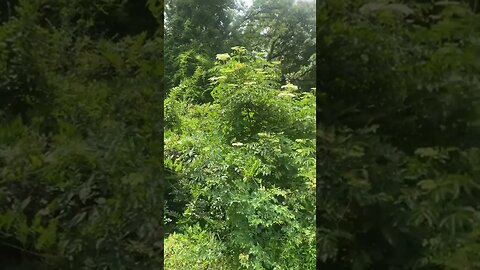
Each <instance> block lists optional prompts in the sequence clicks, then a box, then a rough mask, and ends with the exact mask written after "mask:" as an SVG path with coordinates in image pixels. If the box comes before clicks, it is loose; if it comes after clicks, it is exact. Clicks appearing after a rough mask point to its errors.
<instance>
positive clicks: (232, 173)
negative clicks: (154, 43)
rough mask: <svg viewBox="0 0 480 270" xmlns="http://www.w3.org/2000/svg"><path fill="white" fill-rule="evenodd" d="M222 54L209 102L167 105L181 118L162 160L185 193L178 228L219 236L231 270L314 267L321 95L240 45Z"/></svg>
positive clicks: (169, 100)
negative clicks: (287, 80) (287, 81)
mask: <svg viewBox="0 0 480 270" xmlns="http://www.w3.org/2000/svg"><path fill="white" fill-rule="evenodd" d="M216 58H217V61H216V62H215V66H214V67H213V68H212V69H211V70H210V72H211V73H212V77H210V81H211V84H212V88H213V89H212V97H213V101H212V102H209V103H204V104H194V103H188V102H184V101H182V100H175V96H169V97H168V98H167V100H166V104H168V106H167V108H168V110H167V112H166V114H167V118H168V117H171V118H174V119H176V121H175V122H174V123H175V124H172V126H171V128H169V129H167V130H166V138H165V149H166V160H165V162H166V163H165V164H166V166H167V168H168V169H170V170H173V171H176V172H177V173H178V175H179V179H178V183H179V188H180V189H181V190H183V192H184V193H186V198H185V205H186V206H185V209H184V211H183V214H182V216H181V217H180V218H179V219H178V220H177V226H176V227H177V228H176V230H180V231H183V230H185V229H186V228H189V227H190V226H193V225H194V224H200V226H201V227H202V228H204V230H206V231H207V232H208V233H211V234H213V235H214V236H215V237H216V238H215V239H216V240H215V241H218V242H219V243H221V244H222V246H224V250H218V251H217V252H218V256H219V257H225V262H226V263H227V265H228V268H225V269H314V260H315V253H314V241H315V233H314V231H315V230H314V224H315V216H314V192H315V181H314V180H315V161H314V149H315V148H314V143H315V140H314V139H315V138H314V136H315V134H314V130H315V119H314V117H313V115H314V112H315V100H314V96H313V95H312V94H310V93H301V92H298V91H297V90H296V87H295V86H293V85H286V86H282V85H280V84H279V75H280V72H279V69H278V65H277V64H275V63H272V62H268V61H266V60H265V58H263V57H262V56H261V55H258V54H252V53H249V52H247V51H246V50H245V49H244V48H242V47H234V48H232V52H231V53H229V54H218V55H217V57H216ZM185 83H187V84H188V83H189V81H188V80H186V81H185ZM179 87H180V88H181V87H182V85H180V86H179ZM174 92H175V90H173V91H172V93H174ZM169 115H171V116H169ZM171 237H172V240H170V238H171ZM176 237H178V236H176V235H175V234H174V235H170V236H169V237H168V238H167V241H166V245H167V246H166V249H167V250H168V249H169V248H171V249H172V250H175V249H176V248H177V247H176V244H175V243H176V242H175V239H176ZM187 237H193V236H188V234H187ZM189 239H190V238H189ZM168 245H172V246H173V247H169V246H168ZM191 248H196V244H193V247H191ZM195 254H197V253H196V252H195V251H191V253H190V256H193V257H192V259H191V260H202V261H203V260H204V259H203V258H202V257H201V256H200V254H198V255H195ZM183 256H186V255H183ZM202 256H203V255H202ZM167 260H168V258H167ZM172 260H174V259H172ZM189 261H190V260H189ZM175 262H176V261H175ZM169 263H170V262H169ZM169 263H167V264H169ZM182 266H183V265H182V264H181V262H180V261H179V262H177V263H175V264H174V263H173V261H172V265H171V267H172V268H171V269H183V268H182ZM220 269H222V268H220Z"/></svg>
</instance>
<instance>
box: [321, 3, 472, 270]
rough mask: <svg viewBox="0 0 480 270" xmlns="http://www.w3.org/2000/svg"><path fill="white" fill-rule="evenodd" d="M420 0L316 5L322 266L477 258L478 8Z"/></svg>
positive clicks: (442, 265) (432, 264)
mask: <svg viewBox="0 0 480 270" xmlns="http://www.w3.org/2000/svg"><path fill="white" fill-rule="evenodd" d="M419 2H420V1H406V3H403V4H400V3H394V2H391V1H379V2H375V3H372V2H370V1H327V3H326V5H325V6H324V8H323V9H322V10H319V11H318V14H317V15H318V18H319V19H320V21H319V22H318V23H319V27H318V28H317V31H318V34H319V52H318V55H317V57H318V58H319V63H320V66H319V67H318V76H317V77H318V78H319V85H318V89H319V91H320V92H319V101H320V103H319V107H318V111H317V117H319V122H320V123H321V124H320V130H319V133H318V137H317V140H318V142H319V143H318V148H317V166H318V172H319V173H318V175H317V177H318V191H317V219H318V220H320V222H319V226H318V227H317V233H318V237H319V239H318V242H317V251H318V253H317V257H318V258H319V259H320V267H321V268H322V267H324V268H334V269H476V268H478V265H479V260H478V258H479V255H480V249H479V248H478V243H476V242H475V241H478V229H477V228H478V227H479V221H480V220H479V219H478V217H479V209H478V203H477V202H475V198H476V197H477V196H478V194H479V187H480V185H479V184H480V183H479V182H478V180H479V178H478V168H479V166H480V163H479V152H478V151H479V150H478V146H479V145H478V142H477V140H476V138H477V137H478V135H479V130H478V125H477V123H478V119H479V117H480V115H479V114H478V109H477V108H478V100H479V99H478V93H479V86H480V84H479V82H478V76H477V75H476V74H478V59H480V58H479V57H480V55H479V52H480V51H479V48H480V47H479V45H480V44H479V43H478V40H479V36H478V34H477V33H478V31H476V30H477V29H478V27H479V26H480V25H479V24H478V22H479V21H480V20H479V18H478V15H476V14H474V12H472V10H471V9H470V8H469V7H468V6H467V5H463V4H461V3H451V4H449V3H447V2H445V1H442V2H440V1H433V2H435V3H426V2H427V1H423V2H425V3H419ZM474 33H475V34H474ZM474 239H477V240H474Z"/></svg>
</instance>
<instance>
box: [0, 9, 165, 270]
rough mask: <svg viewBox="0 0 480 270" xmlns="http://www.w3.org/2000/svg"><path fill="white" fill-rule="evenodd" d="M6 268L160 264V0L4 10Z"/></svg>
mask: <svg viewBox="0 0 480 270" xmlns="http://www.w3.org/2000/svg"><path fill="white" fill-rule="evenodd" d="M0 18H1V25H0V48H1V49H0V103H1V107H0V108H1V110H0V122H1V124H0V249H1V251H0V265H1V268H2V269H154V268H158V267H160V266H161V265H162V263H163V261H162V256H159V254H162V253H161V252H162V250H163V239H162V231H161V224H162V222H163V210H162V209H163V200H162V194H163V193H162V191H163V190H164V189H163V188H162V182H161V178H160V176H159V175H160V172H161V171H160V169H159V168H162V163H163V162H162V160H161V157H162V153H163V142H162V140H163V139H162V133H161V130H162V128H161V127H162V119H163V110H162V106H161V102H162V92H163V88H162V75H163V60H162V59H163V37H162V36H163V1H116V0H102V1H95V2H93V1H90V2H89V1H65V0H34V1H6V2H5V1H2V9H1V16H0Z"/></svg>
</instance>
